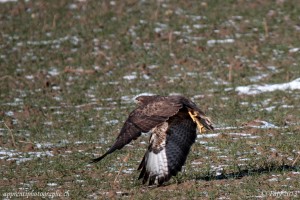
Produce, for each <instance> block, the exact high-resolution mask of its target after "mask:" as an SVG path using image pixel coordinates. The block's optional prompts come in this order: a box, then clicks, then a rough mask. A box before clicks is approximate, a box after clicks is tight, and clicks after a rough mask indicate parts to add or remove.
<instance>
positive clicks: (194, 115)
mask: <svg viewBox="0 0 300 200" xmlns="http://www.w3.org/2000/svg"><path fill="white" fill-rule="evenodd" d="M189 115H190V116H191V118H192V120H193V121H194V122H195V123H196V124H197V127H198V129H199V132H200V133H202V132H204V130H205V128H204V126H203V125H202V124H201V123H200V122H199V119H197V117H196V116H197V115H196V114H193V113H192V112H191V111H189Z"/></svg>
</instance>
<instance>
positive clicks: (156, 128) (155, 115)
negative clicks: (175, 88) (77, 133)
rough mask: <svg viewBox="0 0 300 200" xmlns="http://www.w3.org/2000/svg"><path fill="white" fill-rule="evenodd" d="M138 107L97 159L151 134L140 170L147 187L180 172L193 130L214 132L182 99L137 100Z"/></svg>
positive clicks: (161, 97)
mask: <svg viewBox="0 0 300 200" xmlns="http://www.w3.org/2000/svg"><path fill="white" fill-rule="evenodd" d="M136 100H137V102H138V107H137V108H136V109H135V110H133V111H132V112H131V113H130V114H129V117H128V119H127V120H126V121H125V123H124V125H123V128H122V129H121V131H120V134H119V136H118V137H117V139H116V141H115V143H114V144H113V145H112V146H111V148H110V149H109V150H108V151H107V152H106V153H105V154H103V155H102V156H100V157H99V158H96V159H93V160H92V162H98V161H100V160H102V159H103V158H104V157H105V156H107V155H108V154H110V153H112V152H114V151H115V150H117V149H121V148H122V147H124V146H125V145H126V144H128V143H130V142H131V141H132V140H135V139H137V138H138V137H139V136H140V135H141V133H142V132H144V133H146V132H151V136H150V142H149V143H150V144H149V147H148V150H147V152H146V154H145V156H144V158H143V160H142V162H141V164H140V166H139V168H138V169H139V170H140V169H141V173H140V176H139V179H143V183H146V182H147V181H148V180H149V185H153V184H158V185H161V184H162V183H164V182H166V181H168V180H169V179H170V178H171V176H175V175H176V174H177V173H178V172H179V171H181V168H182V166H183V165H184V163H185V160H186V158H187V155H188V153H189V151H190V148H191V146H192V144H193V143H194V142H195V140H196V129H197V127H198V129H199V131H200V132H202V130H203V128H205V129H207V130H213V126H212V123H211V121H210V119H209V118H208V117H207V116H206V115H205V114H204V113H203V112H202V111H201V110H200V109H199V108H198V107H197V105H196V104H195V103H194V102H192V101H191V100H189V99H187V98H185V97H183V96H166V97H164V96H139V97H137V98H136Z"/></svg>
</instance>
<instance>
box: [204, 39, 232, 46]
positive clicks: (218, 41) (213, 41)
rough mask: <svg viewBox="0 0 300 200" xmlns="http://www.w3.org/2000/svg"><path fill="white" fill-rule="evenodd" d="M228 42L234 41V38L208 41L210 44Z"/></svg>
mask: <svg viewBox="0 0 300 200" xmlns="http://www.w3.org/2000/svg"><path fill="white" fill-rule="evenodd" d="M227 43H234V39H224V40H208V41H207V45H208V46H213V45H215V44H227Z"/></svg>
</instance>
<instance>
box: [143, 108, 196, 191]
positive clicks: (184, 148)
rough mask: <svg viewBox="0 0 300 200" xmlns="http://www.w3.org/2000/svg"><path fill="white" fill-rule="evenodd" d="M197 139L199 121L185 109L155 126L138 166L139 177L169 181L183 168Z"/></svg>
mask: <svg viewBox="0 0 300 200" xmlns="http://www.w3.org/2000/svg"><path fill="white" fill-rule="evenodd" d="M195 140H196V124H195V123H194V122H193V121H192V119H191V118H190V117H189V115H188V113H187V112H186V110H184V109H182V110H181V111H180V112H179V113H178V114H177V115H175V116H173V117H171V118H170V119H169V120H168V121H167V122H164V123H163V124H161V125H160V126H158V127H156V128H155V129H153V133H152V135H151V139H150V145H149V148H148V151H147V152H146V154H145V156H144V158H143V160H142V162H141V164H140V166H139V168H138V169H142V171H141V173H140V176H139V179H141V178H143V183H146V182H147V181H148V180H149V185H153V184H156V183H158V184H159V185H161V184H162V183H164V182H166V181H168V180H169V179H170V178H171V176H176V174H177V173H178V172H179V171H181V168H182V166H183V165H184V163H185V161H186V158H187V155H188V153H189V151H190V148H191V146H192V144H193V143H194V142H195Z"/></svg>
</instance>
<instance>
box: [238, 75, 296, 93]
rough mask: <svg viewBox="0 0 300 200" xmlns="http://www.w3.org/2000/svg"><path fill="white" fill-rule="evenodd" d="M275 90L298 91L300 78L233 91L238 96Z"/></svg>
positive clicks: (240, 87)
mask: <svg viewBox="0 0 300 200" xmlns="http://www.w3.org/2000/svg"><path fill="white" fill-rule="evenodd" d="M276 90H281V91H285V90H300V78H297V79H295V80H293V81H291V82H287V83H279V84H265V85H256V84H254V85H248V86H239V87H236V89H235V91H237V92H238V93H239V94H247V95H255V94H260V93H264V92H273V91H276Z"/></svg>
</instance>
